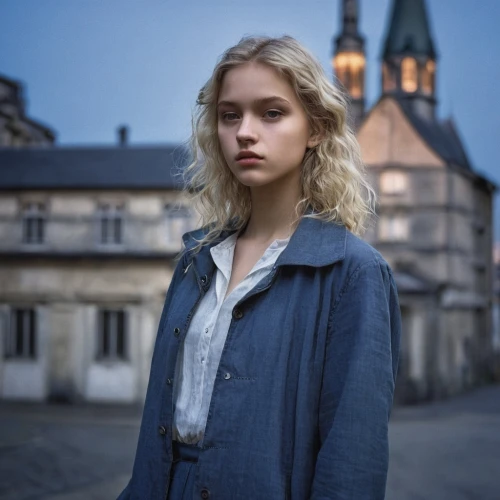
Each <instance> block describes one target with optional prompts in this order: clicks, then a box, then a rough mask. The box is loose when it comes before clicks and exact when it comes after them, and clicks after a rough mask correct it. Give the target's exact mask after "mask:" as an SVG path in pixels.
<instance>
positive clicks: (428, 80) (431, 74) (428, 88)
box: [422, 61, 436, 95]
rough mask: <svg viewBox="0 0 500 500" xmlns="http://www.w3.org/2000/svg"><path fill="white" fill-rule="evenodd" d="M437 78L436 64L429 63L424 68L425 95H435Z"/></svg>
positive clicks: (423, 87)
mask: <svg viewBox="0 0 500 500" xmlns="http://www.w3.org/2000/svg"><path fill="white" fill-rule="evenodd" d="M435 76H436V63H435V62H434V61H427V62H426V63H425V65H424V67H423V68H422V92H424V93H425V94H429V95H432V94H434V85H435Z"/></svg>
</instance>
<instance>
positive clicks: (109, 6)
mask: <svg viewBox="0 0 500 500" xmlns="http://www.w3.org/2000/svg"><path fill="white" fill-rule="evenodd" d="M339 3H340V0H252V1H236V0H212V1H207V0H203V1H202V0H183V1H181V0H176V1H174V0H141V1H139V0H105V1H102V0H71V1H69V0H1V2H0V74H3V75H5V76H7V77H9V78H13V79H16V80H20V81H21V82H23V83H24V84H25V90H26V97H27V103H28V108H27V111H28V115H29V116H30V117H32V118H35V119H38V120H40V121H42V122H44V123H46V124H48V125H49V126H51V127H52V128H53V129H55V131H56V132H57V136H58V143H59V144H60V145H76V144H79V145H83V144H86V145H97V144H112V143H114V142H116V127H117V126H118V125H121V124H127V125H129V126H130V129H131V142H132V144H146V143H155V144H158V143H165V142H167V143H178V142H181V141H184V140H186V139H187V138H188V137H189V133H190V114H191V109H192V106H193V105H194V102H195V100H196V97H197V94H198V90H199V88H200V87H201V86H202V85H203V83H204V82H205V80H206V79H207V78H208V77H209V76H210V72H211V70H212V68H213V66H214V64H215V62H216V60H217V58H218V57H219V55H220V54H221V53H222V52H223V51H224V50H225V49H226V48H227V47H229V46H230V45H233V44H235V43H236V42H237V41H238V40H239V39H240V38H241V37H242V36H243V35H246V34H266V35H273V36H277V35H282V34H289V35H292V36H294V37H296V38H298V39H299V40H300V41H301V42H302V43H303V44H304V45H305V46H306V47H308V48H309V49H310V50H311V51H312V52H313V53H314V54H315V55H316V56H317V57H318V59H319V60H320V62H321V63H322V64H323V67H324V68H325V70H326V71H327V72H328V74H331V63H330V58H331V50H332V37H333V36H334V35H336V34H337V33H338V30H339V16H338V15H339ZM390 3H391V0H362V1H361V2H360V4H361V31H362V33H363V34H364V36H365V37H366V41H367V51H368V67H367V71H368V86H367V100H368V105H369V106H370V105H372V104H373V103H374V102H375V101H376V100H377V99H378V97H379V95H380V62H379V55H380V51H381V44H382V42H383V35H384V33H385V29H386V24H387V18H388V15H389V10H390V9H389V6H390V5H389V4H390ZM427 4H428V11H429V14H430V18H431V27H432V33H433V35H434V39H435V41H436V45H437V49H438V53H439V62H438V99H439V103H440V105H439V115H440V116H442V117H446V116H449V115H452V116H453V117H454V119H455V121H456V123H457V125H458V129H459V131H460V133H461V136H462V138H463V139H464V142H465V145H466V148H467V151H468V153H469V157H470V160H471V163H472V164H473V165H474V166H475V168H476V170H477V171H479V172H480V173H483V174H484V175H486V176H487V177H488V178H489V179H491V180H493V181H494V182H496V183H497V184H500V134H499V128H500V99H499V95H498V94H499V92H500V91H499V90H498V88H499V85H498V83H499V81H500V63H499V61H498V49H499V48H500V30H499V29H498V21H499V20H500V1H499V0H481V1H480V2H478V1H477V0H428V2H427ZM498 205H499V204H498V203H497V209H496V224H495V225H496V239H497V241H499V240H500V209H499V207H498Z"/></svg>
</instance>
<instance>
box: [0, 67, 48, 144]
mask: <svg viewBox="0 0 500 500" xmlns="http://www.w3.org/2000/svg"><path fill="white" fill-rule="evenodd" d="M22 91H23V88H22V85H21V84H20V83H19V82H16V81H14V80H11V79H9V78H6V77H5V76H2V75H0V147H1V146H51V145H52V144H53V143H54V140H55V133H54V131H53V130H51V129H50V128H48V127H46V126H45V125H42V124H41V123H39V122H37V121H35V120H32V119H30V118H28V117H27V116H26V114H25V102H24V97H23V92H22Z"/></svg>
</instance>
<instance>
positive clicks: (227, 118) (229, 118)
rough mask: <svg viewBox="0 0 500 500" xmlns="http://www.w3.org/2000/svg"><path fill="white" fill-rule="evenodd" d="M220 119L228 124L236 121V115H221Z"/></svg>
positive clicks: (228, 113)
mask: <svg viewBox="0 0 500 500" xmlns="http://www.w3.org/2000/svg"><path fill="white" fill-rule="evenodd" d="M222 119H223V120H225V121H228V122H231V121H234V120H237V119H238V115H237V114H236V113H231V112H227V113H222Z"/></svg>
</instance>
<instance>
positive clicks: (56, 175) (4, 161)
mask: <svg viewBox="0 0 500 500" xmlns="http://www.w3.org/2000/svg"><path fill="white" fill-rule="evenodd" d="M182 161H183V160H182V150H180V149H179V148H174V147H172V148H170V147H163V148H126V147H121V148H120V147H118V148H116V147H110V148H89V149H85V148H50V149H32V148H29V149H17V148H16V149H14V148H8V149H0V165H1V168H2V176H1V178H0V284H1V285H0V337H1V338H2V340H3V341H2V342H1V343H0V350H1V351H0V360H1V361H0V398H8V399H23V400H40V401H42V400H59V401H80V400H85V401H105V402H124V403H134V402H142V400H143V398H144V396H145V393H146V388H147V382H148V375H149V363H150V360H151V356H152V349H153V344H154V339H155V335H156V329H157V326H158V320H159V317H160V314H161V309H162V306H163V302H164V298H165V293H166V290H167V288H168V284H169V282H170V278H171V275H172V272H173V267H174V265H175V256H176V255H177V254H178V252H179V250H180V249H181V246H180V244H181V235H182V234H183V233H184V232H186V231H188V230H190V229H192V228H193V227H194V225H195V224H196V223H197V221H196V218H194V217H193V211H192V210H191V209H190V207H189V206H187V204H186V200H185V199H183V198H182V195H181V191H180V186H181V181H180V179H179V178H177V177H176V175H174V172H175V171H176V165H177V166H178V163H181V162H182Z"/></svg>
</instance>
